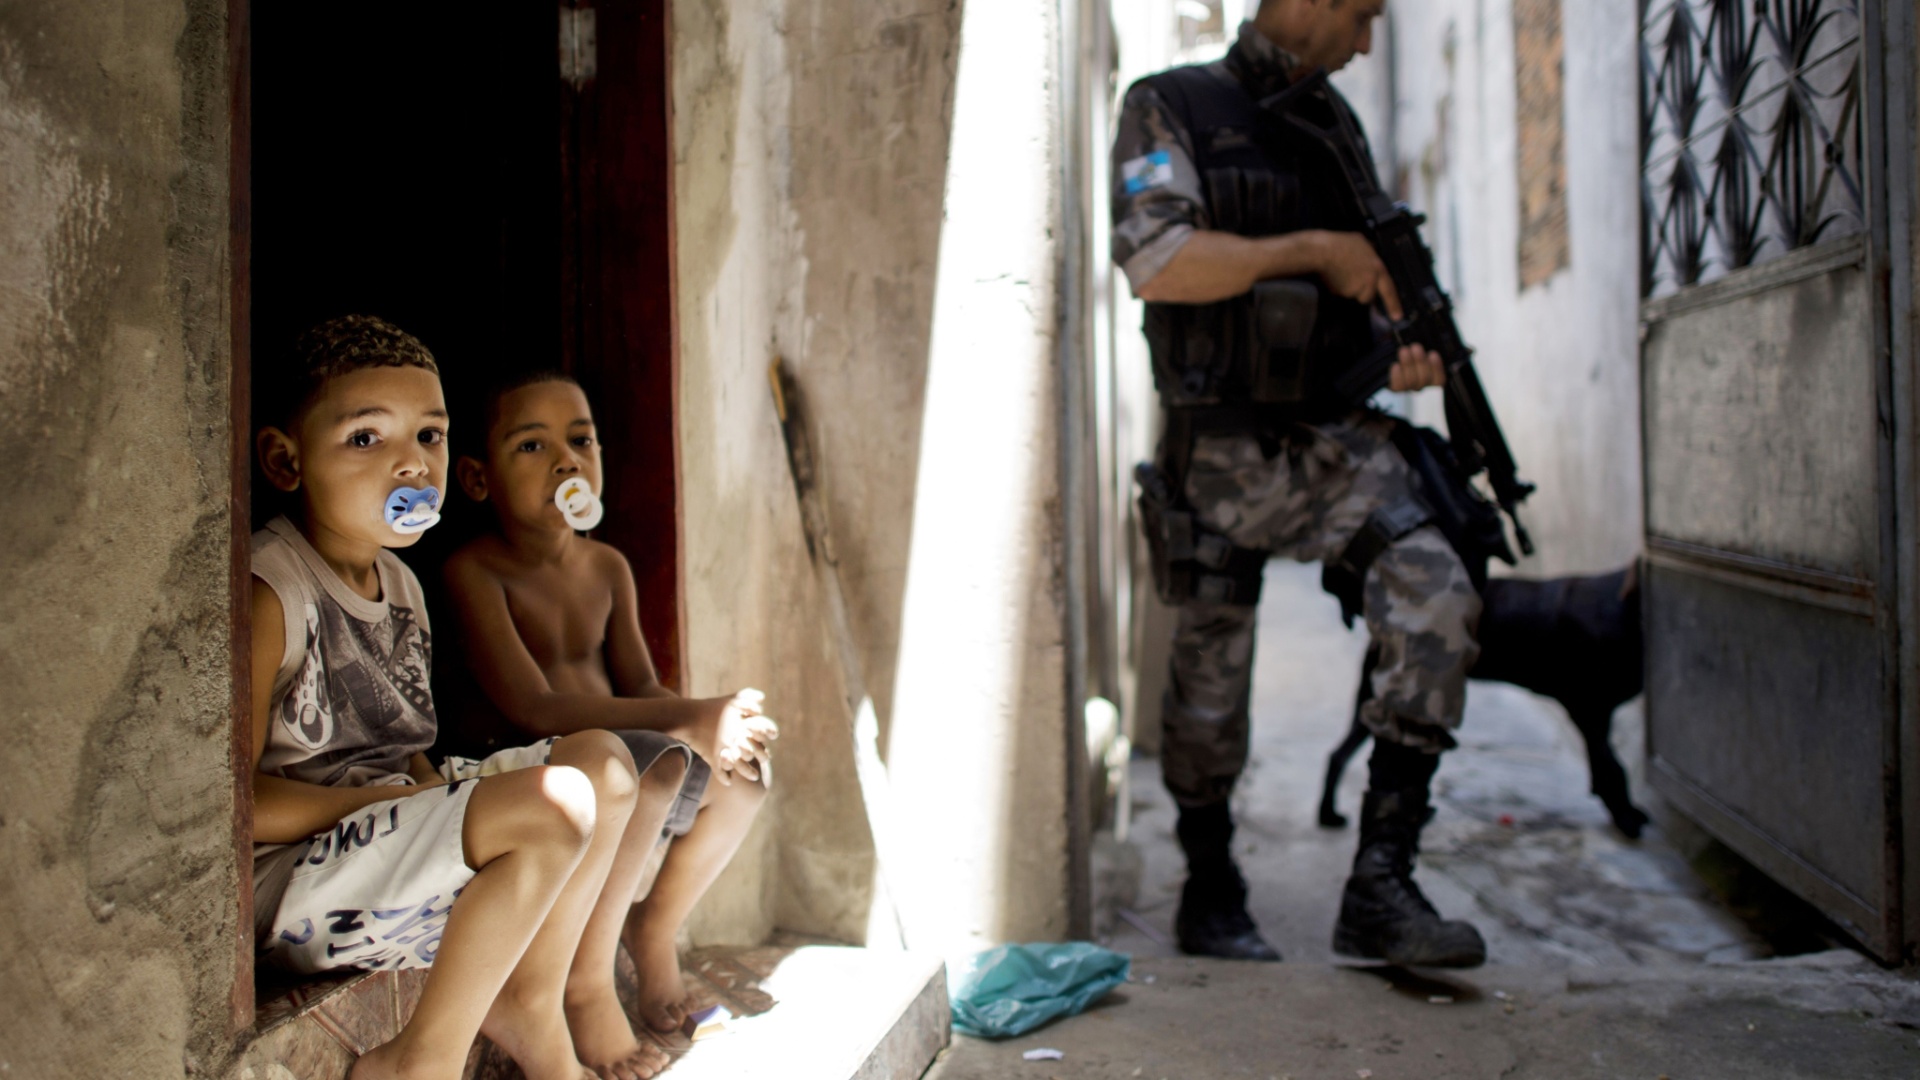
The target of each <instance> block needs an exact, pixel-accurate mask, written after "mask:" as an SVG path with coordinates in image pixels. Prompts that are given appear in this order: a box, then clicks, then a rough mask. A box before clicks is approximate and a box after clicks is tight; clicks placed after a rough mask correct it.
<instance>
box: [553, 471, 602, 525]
mask: <svg viewBox="0 0 1920 1080" xmlns="http://www.w3.org/2000/svg"><path fill="white" fill-rule="evenodd" d="M553 505H555V506H557V507H559V508H560V516H561V517H564V518H566V519H567V525H568V526H569V527H570V528H574V529H578V530H580V531H581V532H586V531H587V530H588V529H591V528H593V527H594V526H595V525H598V524H600V519H601V518H603V517H605V516H606V513H607V508H606V506H605V505H603V504H602V503H601V502H600V496H598V495H595V494H594V493H593V485H592V484H589V483H587V481H586V478H585V477H580V476H570V477H568V478H567V479H566V480H565V481H563V482H562V483H561V484H560V489H559V490H558V491H555V492H554V493H553Z"/></svg>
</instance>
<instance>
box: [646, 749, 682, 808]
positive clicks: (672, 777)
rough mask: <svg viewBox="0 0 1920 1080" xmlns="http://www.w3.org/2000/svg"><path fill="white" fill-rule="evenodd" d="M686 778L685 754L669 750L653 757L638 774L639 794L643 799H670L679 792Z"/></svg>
mask: <svg viewBox="0 0 1920 1080" xmlns="http://www.w3.org/2000/svg"><path fill="white" fill-rule="evenodd" d="M686 779H687V755H686V754H684V753H679V752H677V751H669V752H667V753H664V754H661V755H660V756H659V757H657V758H654V759H653V764H652V765H649V766H647V771H646V772H644V773H641V774H640V796H641V798H644V799H650V800H658V799H671V798H675V797H677V796H678V795H679V794H680V788H681V786H682V785H683V784H684V783H685V782H686Z"/></svg>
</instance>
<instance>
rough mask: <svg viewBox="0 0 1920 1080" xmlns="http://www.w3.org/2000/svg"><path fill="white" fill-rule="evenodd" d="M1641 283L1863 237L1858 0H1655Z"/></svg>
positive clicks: (1684, 280)
mask: <svg viewBox="0 0 1920 1080" xmlns="http://www.w3.org/2000/svg"><path fill="white" fill-rule="evenodd" d="M1640 27H1641V31H1640V66H1641V79H1642V86H1641V107H1640V146H1641V182H1640V183H1641V187H1640V190H1641V228H1642V238H1641V268H1640V291H1641V295H1643V296H1646V297H1655V296H1663V295H1666V294H1668V293H1672V292H1675V291H1678V290H1680V289H1683V288H1686V287H1687V286H1690V285H1697V284H1701V283H1704V282H1707V281H1711V280H1713V279H1714V278H1717V277H1720V276H1721V275H1724V274H1726V273H1728V272H1729V271H1733V270H1738V269H1740V268H1742V267H1745V266H1752V265H1754V264H1756V263H1762V262H1766V261H1767V260H1769V259H1774V258H1778V257H1779V256H1781V255H1784V254H1786V253H1787V252H1789V251H1792V250H1794V249H1795V248H1801V247H1806V246H1807V245H1810V244H1814V243H1818V242H1820V241H1822V240H1831V239H1835V238H1837V237H1841V236H1847V235H1849V234H1853V233H1858V232H1862V231H1864V230H1865V229H1866V210H1865V204H1864V198H1863V194H1862V187H1861V175H1862V174H1861V162H1862V144H1861V139H1862V125H1861V119H1860V113H1861V84H1862V79H1863V77H1864V76H1863V70H1862V51H1861V18H1860V0H1647V2H1646V3H1645V4H1644V5H1643V8H1642V16H1641V23H1640Z"/></svg>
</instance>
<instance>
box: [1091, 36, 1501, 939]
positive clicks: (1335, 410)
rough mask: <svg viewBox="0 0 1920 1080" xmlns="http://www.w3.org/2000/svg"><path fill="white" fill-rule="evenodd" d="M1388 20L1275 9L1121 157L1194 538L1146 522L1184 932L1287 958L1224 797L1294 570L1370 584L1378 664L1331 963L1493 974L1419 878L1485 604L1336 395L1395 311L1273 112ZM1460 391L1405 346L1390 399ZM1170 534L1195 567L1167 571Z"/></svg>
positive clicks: (1168, 446)
mask: <svg viewBox="0 0 1920 1080" xmlns="http://www.w3.org/2000/svg"><path fill="white" fill-rule="evenodd" d="M1384 8H1385V0H1262V3H1261V4H1260V7H1259V9H1258V11H1257V12H1256V13H1255V15H1254V17H1253V18H1252V19H1251V20H1249V21H1248V22H1246V23H1244V24H1242V25H1241V27H1240V36H1239V40H1238V41H1237V42H1236V43H1235V44H1234V45H1233V47H1232V48H1231V49H1230V50H1229V51H1228V53H1227V55H1226V57H1225V58H1224V59H1223V60H1221V61H1220V62H1218V63H1213V64H1208V65H1204V66H1197V67H1187V68H1176V69H1174V70H1171V71H1166V72H1161V73H1159V74H1157V75H1152V76H1149V77H1147V78H1145V79H1142V80H1141V81H1140V82H1138V83H1136V84H1135V85H1134V86H1133V87H1132V88H1131V89H1129V90H1128V92H1127V96H1126V102H1125V106H1124V108H1123V110H1122V113H1121V117H1120V123H1119V133H1118V136H1117V138H1116V140H1115V144H1114V150H1113V175H1114V188H1113V221H1114V239H1113V259H1114V261H1115V262H1116V263H1117V264H1119V265H1120V267H1121V268H1122V270H1123V271H1124V272H1125V273H1126V275H1127V279H1128V281H1129V282H1130V284H1131V285H1132V287H1133V290H1134V292H1135V294H1136V295H1138V296H1139V297H1140V298H1141V299H1142V300H1144V301H1146V303H1147V317H1146V327H1145V329H1146V332H1147V337H1148V341H1149V344H1150V347H1151V351H1152V355H1153V365H1154V378H1155V384H1156V386H1157V387H1158V389H1159V392H1160V397H1161V403H1162V405H1163V406H1164V407H1165V409H1166V420H1167V425H1166V435H1165V437H1164V439H1163V440H1162V443H1161V448H1160V455H1159V462H1158V474H1157V476H1156V475H1155V473H1154V472H1153V471H1152V470H1143V479H1144V480H1145V481H1146V483H1145V484H1143V486H1144V487H1145V488H1146V489H1147V493H1146V495H1145V496H1144V497H1143V505H1144V504H1146V503H1148V502H1156V503H1157V505H1158V506H1159V507H1160V508H1162V509H1164V510H1167V511H1168V512H1169V514H1170V515H1171V517H1177V518H1178V519H1179V523H1180V528H1179V529H1178V530H1175V531H1174V532H1169V531H1167V530H1166V529H1165V528H1163V527H1162V526H1163V524H1164V523H1163V522H1161V521H1151V522H1150V530H1151V533H1152V535H1150V541H1152V542H1153V544H1154V546H1155V548H1156V559H1155V562H1156V578H1157V580H1158V581H1159V583H1160V585H1161V588H1162V593H1163V595H1164V596H1166V597H1167V598H1168V599H1169V601H1170V602H1175V603H1177V604H1178V610H1179V622H1178V628H1177V630H1176V632H1175V637H1174V643H1173V658H1172V672H1171V679H1170V681H1169V687H1168V690H1167V693H1166V697H1165V700H1164V702H1163V705H1162V725H1163V730H1164V737H1163V742H1162V750H1161V754H1162V768H1163V771H1164V777H1165V781H1166V784H1167V787H1168V789H1169V790H1170V791H1171V792H1172V793H1173V796H1174V798H1175V800H1176V802H1178V804H1179V807H1180V818H1179V825H1178V834H1179V838H1180V844H1181V847H1182V849H1183V850H1184V851H1185V853H1186V858H1187V871H1188V877H1187V882H1186V885H1185V887H1184V889H1183V890H1182V892H1181V897H1180V909H1179V914H1178V915H1177V917H1176V919H1175V929H1176V931H1177V934H1178V938H1179V942H1180V947H1181V949H1182V950H1184V951H1186V952H1189V953H1195V954H1203V955H1211V956H1224V957H1233V958H1242V959H1256V960H1278V959H1279V954H1278V953H1276V952H1275V951H1274V949H1273V948H1272V946H1270V945H1269V944H1268V943H1267V942H1266V941H1265V940H1264V939H1262V938H1261V936H1260V933H1259V930H1258V928H1257V927H1256V926H1255V925H1254V923H1253V920H1252V918H1251V917H1249V916H1248V914H1247V910H1246V882H1245V880H1244V879H1243V878H1242V877H1241V875H1240V872H1239V869H1238V867H1237V866H1235V864H1234V861H1233V857H1232V855H1231V852H1230V846H1229V845H1230V841H1231V839H1232V836H1233V821H1232V817H1231V814H1230V812H1229V809H1228V798H1229V796H1230V795H1231V794H1232V791H1233V787H1234V783H1235V781H1236V780H1237V779H1238V777H1239V775H1240V773H1241V771H1242V769H1243V767H1244V766H1245V763H1246V757H1247V735H1248V731H1247V725H1248V715H1247V711H1248V696H1249V689H1250V684H1251V681H1252V670H1253V631H1254V613H1255V607H1254V605H1255V603H1256V602H1257V600H1258V597H1259V581H1260V570H1261V566H1262V565H1263V564H1264V563H1265V561H1266V559H1267V558H1268V557H1269V556H1272V555H1284V556H1286V557H1289V558H1292V559H1296V560H1299V561H1302V562H1306V561H1322V562H1326V563H1329V564H1344V565H1347V566H1360V567H1364V568H1365V570H1364V580H1363V590H1362V599H1363V604H1362V610H1361V614H1362V616H1363V617H1364V619H1365V621H1366V625H1367V631H1368V633H1369V634H1370V636H1371V638H1372V644H1373V648H1374V649H1375V650H1377V653H1378V663H1377V664H1376V665H1375V666H1374V668H1373V671H1372V674H1371V676H1370V677H1371V680H1372V682H1371V690H1372V694H1371V697H1370V699H1369V700H1368V702H1367V703H1366V705H1365V706H1364V707H1363V708H1362V717H1363V719H1364V721H1365V723H1366V725H1367V727H1368V728H1369V729H1370V730H1371V731H1372V732H1373V734H1374V735H1375V749H1374V753H1373V757H1372V760H1371V762H1370V781H1369V789H1368V792H1367V795H1366V799H1365V802H1364V803H1363V807H1362V821H1361V834H1360V847H1359V851H1358V853H1357V854H1356V855H1355V857H1354V863H1353V872H1352V875H1351V876H1350V877H1349V878H1348V880H1347V884H1346V891H1345V894H1344V896H1343V897H1342V900H1341V906H1340V917H1339V921H1338V922H1337V923H1336V925H1335V927H1334V937H1333V947H1334V950H1335V951H1336V952H1338V953H1340V954H1342V955H1346V956H1355V957H1362V958H1369V959H1382V960H1387V961H1390V962H1393V963H1398V964H1416V965H1429V966H1449V967H1472V966H1475V965H1477V964H1479V963H1481V962H1482V961H1483V960H1484V959H1485V957H1486V946H1485V943H1484V942H1483V941H1482V940H1481V937H1480V934H1479V932H1478V931H1476V930H1475V929H1474V928H1473V927H1472V926H1471V925H1469V924H1467V923H1464V922H1457V921H1450V920H1445V919H1442V918H1441V917H1440V916H1439V915H1438V914H1437V913H1436V912H1435V910H1434V908H1433V906H1432V904H1430V903H1429V902H1428V901H1427V899H1426V897H1425V896H1424V895H1422V893H1421V891H1420V889H1419V886H1418V885H1416V884H1415V883H1414V881H1413V877H1412V873H1413V859H1414V855H1415V852H1416V850H1417V847H1418V841H1419V836H1420V831H1421V828H1422V827H1423V826H1424V825H1425V823H1426V821H1427V819H1428V818H1429V817H1430V816H1431V810H1430V809H1429V782H1430V780H1431V778H1432V776H1433V773H1434V769H1435V767H1436V766H1437V765H1438V763H1439V755H1440V753H1441V752H1442V751H1444V750H1447V749H1450V748H1451V747H1453V746H1454V745H1455V744H1454V740H1453V737H1452V735H1451V731H1452V730H1453V729H1454V728H1456V727H1458V726H1459V723H1460V716H1461V710H1462V708H1463V706H1464V704H1465V696H1466V673H1467V670H1468V669H1469V668H1470V667H1472V665H1473V663H1474V660H1475V657H1476V655H1477V653H1478V646H1477V645H1476V643H1475V636H1474V635H1475V628H1476V623H1477V620H1478V619H1479V616H1480V598H1479V596H1478V594H1477V593H1476V591H1475V589H1474V587H1473V583H1472V581H1471V580H1470V577H1469V574H1468V572H1467V569H1466V567H1465V565H1464V564H1463V563H1462V561H1461V559H1460V558H1459V556H1458V555H1456V554H1455V553H1454V550H1453V549H1452V548H1451V547H1450V546H1449V545H1448V542H1447V540H1446V539H1445V537H1444V536H1443V535H1442V534H1441V532H1440V531H1439V530H1438V529H1437V528H1435V527H1434V526H1433V525H1432V524H1427V523H1425V521H1426V517H1425V515H1424V513H1423V512H1422V511H1421V510H1420V509H1419V505H1418V499H1417V498H1416V497H1415V496H1414V494H1413V490H1412V487H1413V483H1414V481H1413V480H1412V477H1411V475H1410V471H1409V467H1408V465H1407V463H1406V461H1405V460H1404V459H1403V458H1402V456H1401V454H1400V452H1399V451H1398V450H1397V449H1396V448H1395V446H1394V443H1393V442H1392V439H1391V434H1392V431H1393V421H1392V420H1390V419H1389V418H1387V417H1385V416H1384V415H1382V414H1380V413H1377V412H1373V411H1370V410H1367V409H1364V408H1356V407H1355V406H1354V405H1353V404H1352V403H1351V402H1341V401H1337V400H1332V398H1331V395H1330V394H1329V392H1327V391H1326V390H1324V389H1317V387H1318V386H1319V385H1320V384H1321V383H1323V382H1324V375H1325V373H1326V372H1328V371H1330V370H1336V369H1338V367H1339V366H1340V365H1341V364H1342V363H1343V362H1346V361H1349V360H1351V359H1352V358H1354V357H1356V356H1357V355H1358V354H1359V353H1360V352H1362V351H1364V350H1367V349H1370V348H1372V347H1373V343H1374V341H1375V340H1376V339H1377V336H1378V332H1379V331H1378V320H1377V317H1376V316H1375V314H1374V308H1375V306H1376V305H1377V306H1378V307H1379V308H1380V309H1384V311H1385V312H1386V314H1387V315H1388V316H1391V317H1393V318H1396V319H1397V318H1399V317H1400V315H1401V309H1400V301H1399V297H1398V296H1397V295H1396V294H1395V292H1394V286H1393V282H1392V280H1391V278H1390V277H1389V276H1388V274H1387V272H1386V269H1385V267H1384V266H1383V265H1382V263H1381V261H1380V259H1379V256H1378V255H1377V254H1376V253H1375V251H1374V250H1373V248H1372V246H1371V245H1370V244H1369V243H1368V241H1367V240H1366V239H1365V238H1364V237H1363V236H1361V235H1360V234H1359V233H1357V232H1356V231H1354V230H1355V228H1356V227H1357V225H1358V223H1357V222H1355V221H1352V220H1350V219H1348V218H1346V217H1345V216H1344V215H1345V214H1346V213H1347V211H1346V210H1344V209H1343V207H1344V205H1345V203H1344V202H1343V200H1342V199H1340V198H1339V197H1337V195H1336V194H1335V192H1336V190H1337V189H1336V188H1335V187H1334V186H1333V185H1335V184H1337V183H1339V182H1340V174H1338V173H1337V172H1335V171H1334V169H1335V167H1336V166H1335V164H1334V162H1333V161H1332V160H1331V158H1330V157H1328V156H1327V155H1326V154H1325V152H1324V150H1322V149H1319V148H1316V147H1314V146H1312V145H1308V144H1306V143H1305V142H1304V141H1303V140H1300V139H1298V138H1294V139H1289V138H1288V136H1287V134H1286V133H1285V132H1284V131H1281V130H1279V126H1278V125H1274V124H1270V123H1266V122H1264V120H1263V116H1262V113H1261V110H1260V109H1259V107H1258V105H1257V102H1258V101H1259V100H1261V99H1264V98H1267V97H1269V96H1270V95H1273V94H1275V93H1278V92H1280V91H1282V90H1284V89H1285V88H1286V87H1287V86H1288V85H1289V84H1291V83H1292V82H1294V81H1295V80H1297V79H1299V78H1303V77H1305V76H1306V75H1309V74H1311V73H1312V72H1314V71H1315V70H1316V69H1319V68H1326V69H1328V70H1330V71H1331V70H1338V69H1339V68H1341V67H1343V66H1345V65H1346V64H1347V62H1348V61H1350V60H1351V59H1352V58H1353V57H1354V56H1355V55H1356V54H1359V53H1365V52H1367V51H1368V49H1369V48H1370V46H1371V32H1372V24H1373V20H1374V19H1376V18H1378V17H1379V16H1380V14H1381V13H1382V11H1383V9H1384ZM1329 100H1330V101H1331V102H1332V105H1331V106H1330V107H1334V108H1345V107H1346V106H1345V103H1344V102H1343V101H1341V100H1340V99H1339V97H1338V95H1337V94H1330V98H1329ZM1444 377H1445V373H1444V369H1443V368H1442V366H1441V364H1440V363H1439V360H1438V358H1437V357H1435V356H1434V355H1433V354H1432V353H1430V352H1428V351H1427V350H1425V349H1423V348H1420V347H1418V346H1409V347H1406V348H1402V349H1401V350H1400V352H1399V354H1398V357H1397V363H1396V364H1395V366H1394V369H1393V373H1392V380H1391V386H1392V388H1393V389H1394V390H1399V391H1412V390H1419V389H1422V388H1425V387H1431V386H1437V385H1439V384H1440V383H1441V382H1442V381H1443V379H1444ZM1156 491H1157V492H1158V497H1157V499H1156V494H1155V493H1156ZM1149 516H1150V517H1153V516H1154V515H1153V513H1152V511H1150V513H1149ZM1171 517H1170V518H1169V520H1170V519H1171ZM1176 532H1177V537H1176V535H1175V533H1176ZM1169 543H1172V544H1174V545H1175V546H1180V547H1182V550H1183V552H1184V553H1185V554H1186V556H1187V558H1188V561H1187V562H1186V563H1185V564H1183V565H1185V566H1186V567H1187V569H1186V570H1185V571H1182V572H1179V573H1175V572H1172V571H1170V570H1169V569H1168V567H1169V566H1170V565H1171V564H1169V563H1168V562H1167V560H1166V558H1165V556H1166V555H1167V550H1166V549H1167V547H1168V545H1169ZM1369 559H1370V560H1371V561H1370V563H1369V562H1368V560H1369Z"/></svg>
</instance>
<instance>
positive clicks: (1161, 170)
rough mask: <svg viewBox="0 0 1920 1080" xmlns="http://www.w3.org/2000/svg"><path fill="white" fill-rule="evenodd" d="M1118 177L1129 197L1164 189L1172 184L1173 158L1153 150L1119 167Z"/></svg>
mask: <svg viewBox="0 0 1920 1080" xmlns="http://www.w3.org/2000/svg"><path fill="white" fill-rule="evenodd" d="M1120 176H1121V179H1122V180H1124V181H1125V182H1126V186H1127V194H1129V195H1138V194H1140V193H1141V192H1143V191H1149V190H1152V189H1153V188H1157V187H1166V186H1167V185H1168V184H1171V183H1173V158H1172V156H1171V155H1169V154H1168V153H1167V152H1166V151H1165V150H1155V151H1154V152H1153V153H1151V154H1147V155H1146V156H1144V157H1137V158H1134V159H1133V160H1132V161H1129V162H1127V163H1126V164H1124V165H1122V166H1120Z"/></svg>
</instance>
